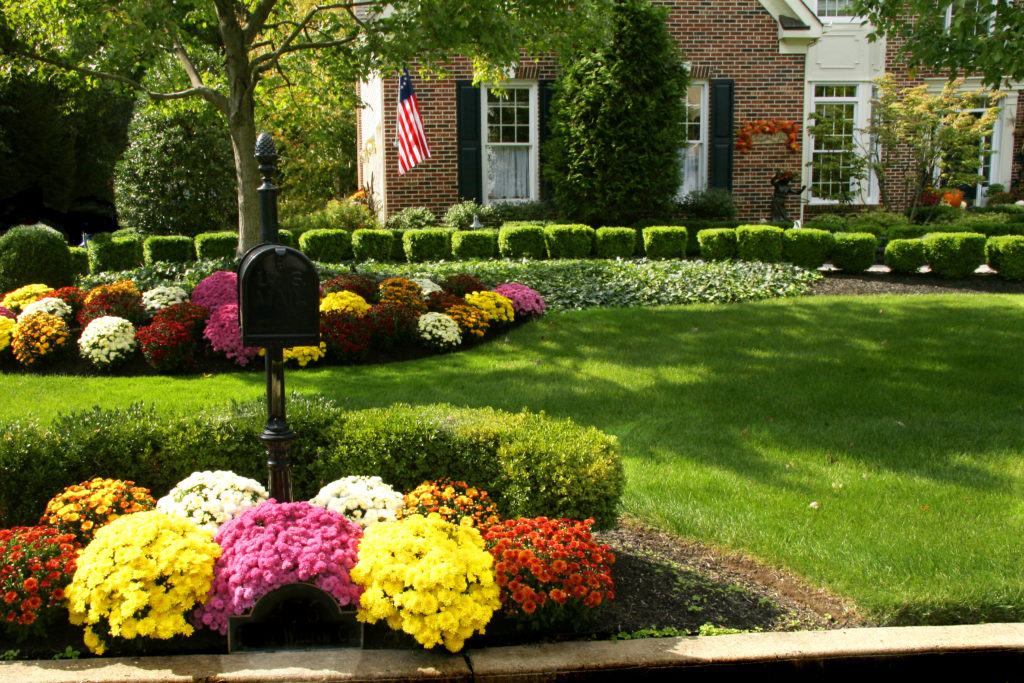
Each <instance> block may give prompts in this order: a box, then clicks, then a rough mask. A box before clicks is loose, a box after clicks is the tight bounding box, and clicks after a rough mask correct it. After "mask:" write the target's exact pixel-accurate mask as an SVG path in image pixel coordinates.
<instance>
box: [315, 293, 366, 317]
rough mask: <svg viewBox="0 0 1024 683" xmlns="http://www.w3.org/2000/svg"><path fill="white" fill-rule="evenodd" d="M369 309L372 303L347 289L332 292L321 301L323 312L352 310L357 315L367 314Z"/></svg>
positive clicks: (321, 310)
mask: <svg viewBox="0 0 1024 683" xmlns="http://www.w3.org/2000/svg"><path fill="white" fill-rule="evenodd" d="M369 310H370V304H368V303H366V299H364V298H363V297H361V296H359V295H358V294H355V293H354V292H350V291H348V290H347V289H343V290H340V291H337V292H331V293H330V294H328V295H327V296H325V297H324V298H323V299H322V300H321V301H320V312H321V313H330V312H331V311H351V312H352V313H355V314H356V315H365V314H366V313H367V311H369Z"/></svg>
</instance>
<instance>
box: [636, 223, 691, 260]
mask: <svg viewBox="0 0 1024 683" xmlns="http://www.w3.org/2000/svg"><path fill="white" fill-rule="evenodd" d="M643 235H644V253H645V254H647V258H653V259H662V258H671V259H677V258H685V257H686V240H687V233H686V228H684V227H682V226H673V225H655V226H651V227H649V228H644V232H643Z"/></svg>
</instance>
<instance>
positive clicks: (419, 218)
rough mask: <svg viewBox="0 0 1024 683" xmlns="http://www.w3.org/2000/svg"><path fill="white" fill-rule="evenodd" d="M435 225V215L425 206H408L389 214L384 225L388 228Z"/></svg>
mask: <svg viewBox="0 0 1024 683" xmlns="http://www.w3.org/2000/svg"><path fill="white" fill-rule="evenodd" d="M436 225H437V217H436V216H435V215H434V213H433V212H432V211H431V210H430V209H428V208H427V207H425V206H410V207H409V208H408V209H402V210H401V211H399V212H398V213H396V214H395V215H393V216H389V217H388V220H387V223H386V224H385V226H384V227H386V228H387V229H388V230H402V231H405V230H425V229H426V228H433V227H435V226H436Z"/></svg>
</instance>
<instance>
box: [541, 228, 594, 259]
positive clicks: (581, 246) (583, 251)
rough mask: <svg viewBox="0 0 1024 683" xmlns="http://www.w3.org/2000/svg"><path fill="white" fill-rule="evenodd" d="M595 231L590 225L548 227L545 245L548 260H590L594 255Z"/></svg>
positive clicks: (545, 229) (545, 233) (545, 230)
mask: <svg viewBox="0 0 1024 683" xmlns="http://www.w3.org/2000/svg"><path fill="white" fill-rule="evenodd" d="M595 239H596V238H595V235H594V229H593V228H591V227H590V226H589V225H548V226H545V228H544V243H545V245H546V247H547V253H548V258H589V257H590V256H591V254H593V253H594V241H595Z"/></svg>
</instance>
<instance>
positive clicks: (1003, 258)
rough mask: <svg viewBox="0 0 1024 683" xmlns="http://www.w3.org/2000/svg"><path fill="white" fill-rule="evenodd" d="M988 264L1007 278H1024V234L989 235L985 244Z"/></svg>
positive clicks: (1000, 275)
mask: <svg viewBox="0 0 1024 683" xmlns="http://www.w3.org/2000/svg"><path fill="white" fill-rule="evenodd" d="M985 253H986V255H987V257H988V265H989V266H991V267H992V268H993V269H994V270H995V271H996V272H997V273H999V277H1001V278H1003V279H1005V280H1024V236H1021V235H1002V236H998V237H989V238H988V242H986V244H985Z"/></svg>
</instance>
